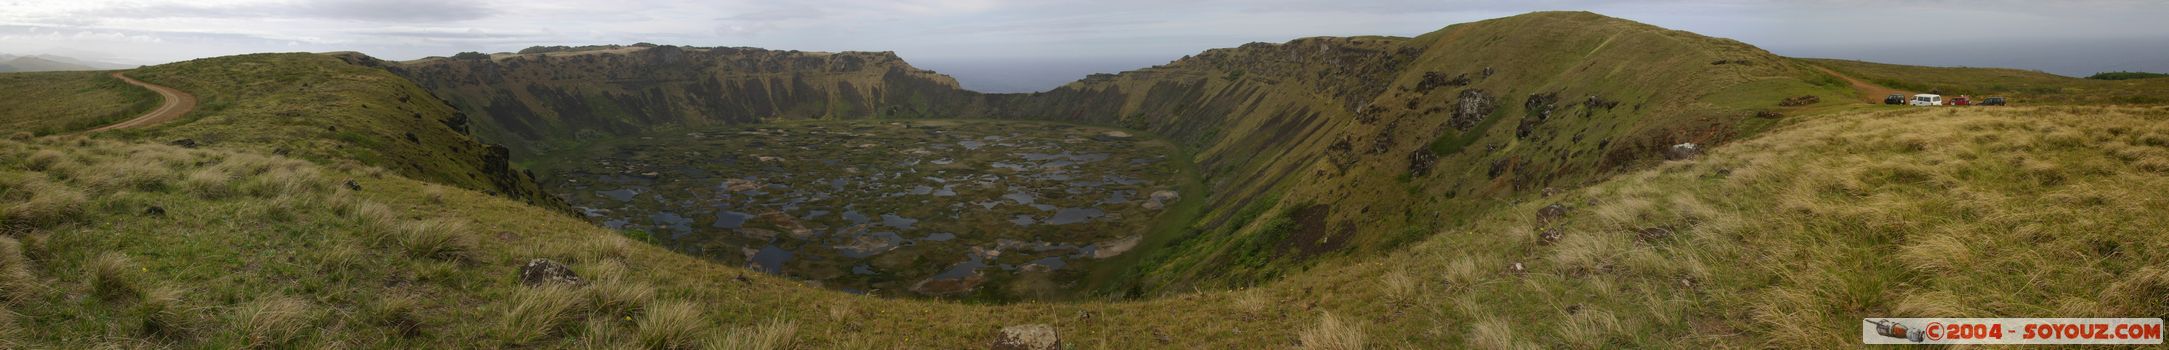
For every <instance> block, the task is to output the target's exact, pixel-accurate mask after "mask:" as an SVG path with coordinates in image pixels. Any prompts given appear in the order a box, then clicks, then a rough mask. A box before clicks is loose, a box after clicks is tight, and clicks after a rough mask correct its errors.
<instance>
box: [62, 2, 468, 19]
mask: <svg viewBox="0 0 2169 350" xmlns="http://www.w3.org/2000/svg"><path fill="white" fill-rule="evenodd" d="M492 13H493V12H492V11H491V10H490V9H489V8H487V7H484V6H481V5H480V4H477V3H472V2H457V1H434V0H322V1H309V2H279V3H229V4H199V3H193V2H165V3H150V4H130V5H119V6H111V7H103V8H95V9H90V10H87V11H82V12H79V13H77V14H78V15H81V16H87V17H89V18H107V19H189V18H198V19H250V18H255V19H295V18H310V19H329V20H344V21H365V22H392V23H424V22H456V21H465V20H474V19H481V18H486V17H489V16H490V15H491V14H492Z"/></svg>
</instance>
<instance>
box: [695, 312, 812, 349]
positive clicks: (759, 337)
mask: <svg viewBox="0 0 2169 350" xmlns="http://www.w3.org/2000/svg"><path fill="white" fill-rule="evenodd" d="M797 337H798V322H795V321H788V320H783V319H770V320H768V321H763V322H761V323H760V324H758V325H753V326H748V327H739V328H732V329H731V330H730V331H728V332H724V333H722V334H720V335H717V336H715V337H710V338H708V339H707V341H706V342H705V344H703V345H702V346H701V348H704V349H709V350H775V349H789V348H791V347H792V346H793V344H796V343H797Z"/></svg>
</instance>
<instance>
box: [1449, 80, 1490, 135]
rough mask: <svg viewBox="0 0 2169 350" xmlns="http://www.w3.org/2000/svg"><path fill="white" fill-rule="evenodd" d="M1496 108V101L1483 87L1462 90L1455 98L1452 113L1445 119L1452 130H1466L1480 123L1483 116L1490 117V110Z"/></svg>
mask: <svg viewBox="0 0 2169 350" xmlns="http://www.w3.org/2000/svg"><path fill="white" fill-rule="evenodd" d="M1496 108H1498V103H1496V102H1494V99H1493V98H1492V97H1491V95H1490V94H1487V93H1485V92H1484V90H1483V89H1468V90H1463V91H1461V96H1460V97H1459V98H1456V99H1455V101H1454V110H1453V115H1452V116H1450V117H1448V118H1447V119H1446V124H1447V125H1448V126H1452V127H1453V128H1454V130H1461V131H1468V130H1469V129H1470V128H1475V127H1476V124H1477V123H1482V122H1483V121H1484V118H1489V117H1491V111H1492V110H1493V109H1496Z"/></svg>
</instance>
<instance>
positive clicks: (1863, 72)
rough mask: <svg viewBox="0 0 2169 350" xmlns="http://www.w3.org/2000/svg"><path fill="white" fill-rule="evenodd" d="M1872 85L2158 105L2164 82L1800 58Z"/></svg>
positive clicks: (2027, 100) (2016, 98) (2033, 100)
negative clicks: (1872, 83) (1866, 81)
mask: <svg viewBox="0 0 2169 350" xmlns="http://www.w3.org/2000/svg"><path fill="white" fill-rule="evenodd" d="M1800 60H1801V61H1803V62H1807V63H1809V64H1815V65H1820V66H1823V67H1828V68H1830V69H1832V70H1837V71H1839V72H1842V73H1845V74H1846V75H1850V76H1853V77H1857V78H1861V79H1865V80H1868V81H1871V82H1874V83H1876V84H1878V85H1882V86H1886V87H1890V88H1893V89H1899V90H1906V91H1911V92H1914V93H1928V92H1930V91H1939V92H1941V93H1942V94H1943V95H1950V96H1956V95H1971V96H1973V97H1975V98H1982V97H1987V96H2008V97H2010V98H2011V103H2013V104H2019V105H2025V104H2036V105H2039V104H2059V105H2064V104H2089V105H2109V104H2123V105H2158V104H2164V103H2169V97H2164V96H2169V80H2165V79H2130V80H2102V79H2080V78H2072V77H2066V76H2061V75H2055V74H2048V73H2042V72H2039V71H2027V70H2017V69H2005V68H1959V67H1921V66H1907V65H1896V64H1882V63H1872V62H1862V61H1854V60H1835V59H1814V58H1811V59H1800Z"/></svg>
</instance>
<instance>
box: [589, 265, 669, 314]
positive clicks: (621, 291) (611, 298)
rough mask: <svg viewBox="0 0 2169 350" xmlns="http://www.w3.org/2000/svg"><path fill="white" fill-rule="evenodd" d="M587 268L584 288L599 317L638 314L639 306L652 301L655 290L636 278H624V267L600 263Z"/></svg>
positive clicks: (640, 307)
mask: <svg viewBox="0 0 2169 350" xmlns="http://www.w3.org/2000/svg"><path fill="white" fill-rule="evenodd" d="M592 266H593V267H591V268H588V269H587V274H585V275H584V276H588V282H589V283H588V285H587V287H586V288H585V290H586V292H587V296H588V297H589V299H591V300H589V303H591V304H592V305H594V306H595V312H596V314H599V315H609V316H630V315H633V314H636V313H640V312H641V311H642V310H643V309H642V308H643V307H645V306H647V305H649V304H650V303H651V302H652V301H653V300H654V299H655V287H654V286H651V285H648V283H646V282H643V281H642V280H641V279H638V278H628V277H627V276H626V274H627V273H630V272H629V271H626V268H625V264H624V263H621V262H617V261H615V260H604V261H601V262H597V263H594V264H592Z"/></svg>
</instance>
